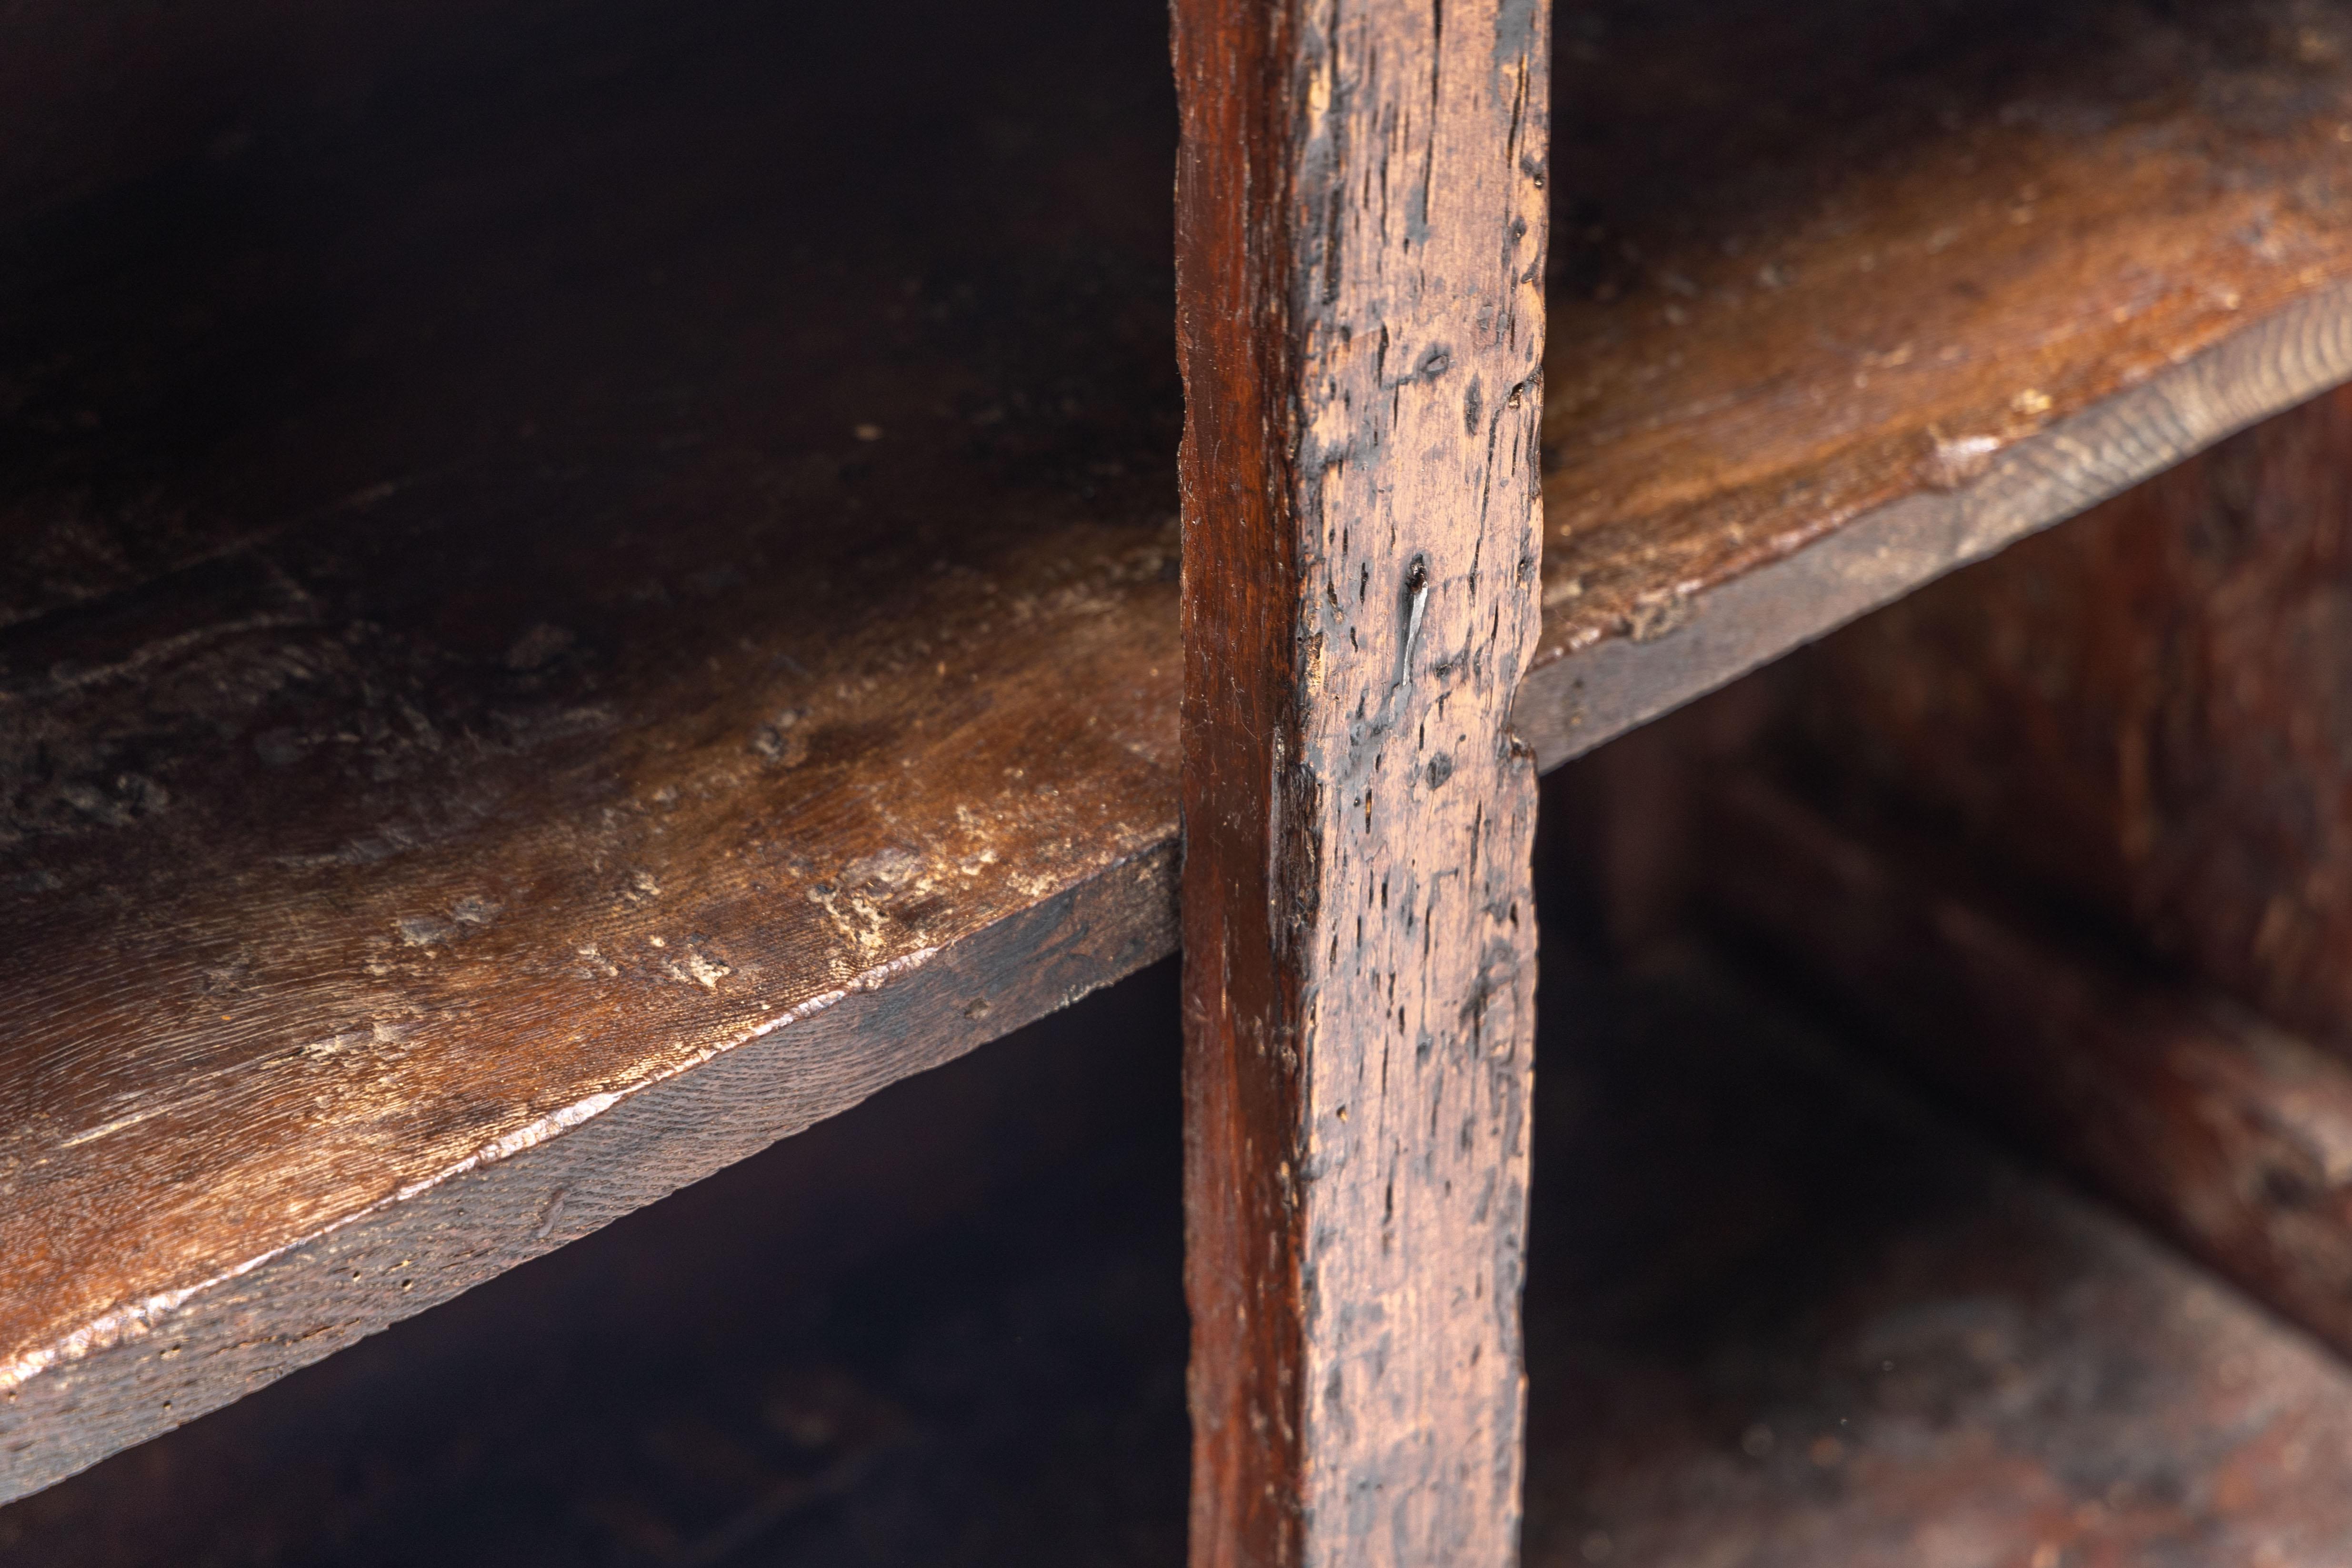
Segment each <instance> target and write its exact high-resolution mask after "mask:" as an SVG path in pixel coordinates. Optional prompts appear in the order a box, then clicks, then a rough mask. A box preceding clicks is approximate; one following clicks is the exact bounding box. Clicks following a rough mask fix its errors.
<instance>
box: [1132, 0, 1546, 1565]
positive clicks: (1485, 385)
mask: <svg viewBox="0 0 2352 1568" xmlns="http://www.w3.org/2000/svg"><path fill="white" fill-rule="evenodd" d="M1547 28H1548V15H1547V8H1546V7H1545V6H1544V5H1542V4H1541V0H1484V3H1478V4H1460V3H1458V0H1457V3H1456V4H1454V5H1446V6H1444V7H1439V6H1434V5H1418V4H1408V3H1405V0H1344V3H1341V4H1338V5H1315V6H1309V5H1255V4H1249V3H1246V0H1182V3H1181V4H1179V5H1177V7H1176V62H1177V74H1178V82H1179V90H1180V94H1181V100H1182V115H1183V135H1184V141H1183V147H1182V152H1181V162H1180V165H1179V181H1178V232H1179V236H1180V237H1179V262H1178V302H1179V338H1180V352H1181V357H1182V362H1183V367H1184V371H1185V377H1186V385H1187V389H1188V392H1189V397H1188V424H1187V430H1186V438H1185V449H1184V455H1183V461H1182V470H1181V471H1182V477H1183V483H1184V521H1185V534H1184V552H1185V553H1184V562H1185V564H1184V576H1185V591H1184V612H1185V628H1184V642H1185V650H1186V670H1185V710H1184V712H1185V726H1184V731H1185V738H1184V760H1183V769H1184V773H1183V798H1184V802H1185V820H1186V824H1187V841H1186V843H1187V849H1186V860H1185V869H1184V911H1185V913H1184V921H1185V953H1186V978H1185V996H1186V1006H1187V1017H1186V1025H1187V1030H1188V1043H1187V1069H1186V1071H1187V1105H1188V1114H1189V1115H1190V1117H1191V1118H1192V1121H1191V1126H1190V1130H1189V1132H1188V1135H1187V1167H1188V1168H1187V1173H1186V1187H1187V1195H1188V1203H1189V1214H1190V1221H1189V1226H1190V1228H1189V1237H1188V1249H1187V1250H1188V1258H1187V1275H1188V1281H1189V1291H1190V1294H1191V1300H1192V1312H1193V1321H1194V1348H1193V1366H1192V1412H1193V1426H1194V1475H1193V1502H1192V1560H1193V1562H1194V1563H1195V1564H1196V1565H1199V1568H1211V1565H1226V1564H1231V1565H1235V1568H1240V1565H1244V1564H1248V1565H1255V1564H1277V1563H1280V1564H1292V1563H1313V1564H1326V1563H1329V1564H1339V1563H1347V1564H1350V1565H1355V1564H1400V1565H1402V1564H1422V1563H1451V1564H1459V1565H1464V1568H1469V1565H1480V1564H1484V1565H1496V1568H1499V1565H1501V1564H1504V1563H1509V1562H1511V1561H1513V1560H1514V1559H1515V1557H1516V1553H1517V1533H1518V1517H1519V1500H1518V1489H1519V1479H1520V1470H1521V1464H1522V1461H1521V1456H1520V1436H1521V1428H1522V1424H1523V1415H1522V1406H1523V1403H1524V1396H1523V1388H1522V1382H1523V1379H1522V1374H1521V1364H1520V1348H1519V1328H1518V1303H1519V1294H1520V1281H1521V1276H1522V1271H1523V1249H1524V1245H1525V1225H1526V1185H1527V1160H1528V1143H1527V1113H1528V1086H1529V1082H1530V1076H1529V1075H1530V1068H1531V1048H1532V1044H1533V1027H1534V1017H1533V1002H1534V985H1535V968H1534V965H1533V962H1532V959H1533V954H1534V945H1535V921H1534V907H1533V904H1532V902H1531V898H1530V894H1529V882H1528V876H1529V872H1528V854H1529V849H1530V843H1531V835H1532V833H1533V830H1534V820H1535V772H1534V760H1533V757H1532V755H1531V754H1530V753H1529V752H1528V751H1527V750H1526V749H1525V748H1524V747H1521V746H1520V745H1519V744H1518V743H1517V740H1516V739H1515V738H1514V737H1513V735H1512V733H1511V730H1510V723H1509V721H1510V711H1511V702H1512V698H1513V695H1514V694H1515V693H1516V691H1517V685H1518V682H1519V678H1520V675H1521V673H1522V671H1523V670H1524V668H1525V665H1526V663H1527V660H1528V653H1529V652H1530V650H1531V649H1532V647H1533V645H1534V642H1535V637H1536V632H1537V628H1538V606H1537V594H1536V586H1537V581H1538V544H1539V523H1540V496H1539V490H1538V452H1537V433H1538V417H1539V411H1540V409H1541V405H1542V396H1541V371H1540V355H1541V352H1542V330H1543V296H1542V277H1543V271H1542V258H1543V238H1544V232H1545V201H1544V193H1543V181H1544V160H1545V157H1546V154H1547V147H1546V133H1545V126H1546V120H1547V96H1546V95H1547V85H1546V67H1547V64H1548V53H1547V47H1546V44H1547V38H1546V34H1547Z"/></svg>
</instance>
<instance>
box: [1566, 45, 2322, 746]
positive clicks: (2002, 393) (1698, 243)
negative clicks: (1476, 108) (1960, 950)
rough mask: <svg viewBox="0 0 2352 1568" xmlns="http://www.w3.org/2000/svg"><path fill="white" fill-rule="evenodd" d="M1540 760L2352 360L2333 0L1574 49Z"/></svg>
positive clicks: (2149, 469)
mask: <svg viewBox="0 0 2352 1568" xmlns="http://www.w3.org/2000/svg"><path fill="white" fill-rule="evenodd" d="M1560 72H1561V75H1560V87H1559V95H1560V99H1561V102H1562V104H1563V105H1564V106H1567V107H1566V108H1564V110H1563V112H1564V113H1565V114H1566V115H1567V119H1566V120H1564V121H1563V129H1562V131H1561V135H1560V154H1559V160H1558V170H1559V172H1558V177H1557V178H1556V179H1555V180H1554V182H1553V189H1554V199H1555V202H1556V204H1557V209H1556V210H1557V213H1558V224H1559V234H1560V236H1561V238H1560V243H1559V247H1558V250H1557V253H1556V254H1557V257H1558V259H1557V261H1556V264H1555V267H1554V273H1555V276H1556V278H1557V283H1556V285H1555V291H1554V300H1553V309H1554V316H1553V329H1552V333H1551V341H1550V347H1549V375H1548V377H1547V385H1548V387H1549V402H1548V404H1547V410H1546V414H1545V440H1546V443H1547V465H1548V470H1549V473H1548V477H1547V480H1546V488H1545V496H1546V503H1547V517H1546V523H1547V528H1548V529H1549V533H1548V536H1547V538H1546V544H1545V591H1544V597H1545V620H1544V634H1543V642H1542V645H1541V648H1540V650H1539V651H1538V654H1537V659H1536V664H1535V666H1534V667H1533V668H1532V669H1531V671H1530V672H1529V674H1528V683H1527V686H1526V689H1525V695H1524V698H1523V706H1522V711H1521V716H1520V726H1521V729H1522V732H1523V733H1524V734H1526V735H1527V736H1528V739H1529V741H1530V742H1531V743H1532V744H1533V745H1534V746H1535V747H1536V749H1537V752H1538V755H1539V756H1540V757H1541V758H1543V760H1544V763H1545V765H1546V766H1549V765H1551V764H1554V763H1557V762H1559V761H1561V760H1564V759H1565V758H1568V757H1570V756H1572V755H1575V754H1576V753H1578V752H1580V751H1583V750H1586V749H1589V748H1590V747H1592V746H1595V745H1598V744H1600V743H1601V741H1603V740H1606V739H1607V738H1609V737H1611V736H1612V735H1615V734H1618V733H1622V731H1623V730H1625V729H1626V728H1629V727H1632V726H1634V725H1637V724H1639V723H1642V722H1643V720H1645V719H1647V718H1650V717H1652V716H1655V715H1657V714H1659V713H1662V712H1664V711H1665V710H1666V709H1668V708H1670V707H1672V706H1675V705H1676V704H1678V703H1681V702H1684V701H1686V700H1688V699H1689V698H1690V697H1692V696H1695V695H1698V694H1699V693H1700V692H1703V691H1706V690H1707V689H1708V688H1710V687H1712V686H1714V685H1720V684H1721V683H1722V682H1724V681H1726V680H1727V679H1730V678H1731V677H1733V676H1735V675H1738V674H1742V673H1744V672H1745V671H1747V670H1749V669H1752V668H1754V667H1756V666H1757V665H1758V664H1762V663H1764V662H1765V661H1767V660H1769V659H1771V658H1773V657H1775V656H1777V655H1779V654H1780V653H1785V652H1787V651H1788V650H1789V649H1790V648H1791V647H1794V646H1796V645H1797V644H1798V643H1802V642H1804V641H1806V640H1808V639H1810V638H1811V637H1815V636H1818V635H1820V634H1821V633H1822V632H1825V631H1827V630H1829V629H1831V628H1832V627H1834V626H1836V625H1839V624H1841V623H1843V622H1845V621H1848V620H1850V619H1852V618H1853V617H1854V616H1856V615H1859V614H1861V613H1863V612H1865V611H1867V610H1870V609H1873V608H1875V607H1876V606H1878V605H1880V604H1883V603H1885V602H1886V601H1889V600H1891V599H1893V598H1895V597H1897V596H1899V595H1901V594H1902V593H1904V592H1906V591H1908V590H1910V589H1911V588H1914V587H1916V586H1917V585H1918V584H1920V583H1922V582H1925V581H1927V580H1930V579H1932V578H1934V577H1936V576H1938V575H1940V574H1941V573H1943V572H1945V571H1947V570H1950V569H1952V568H1953V567H1955V566H1958V565H1961V564H1964V563H1966V562H1968V561H1969V560H1973V559H1978V558H1979V557H1981V556H1983V555H1986V554H1989V553H1990V552H1991V551H1994V550H1997V549H2000V548H2001V547H2002V546H2004V545H2006V544H2008V543H2010V542H2011V540H2014V539H2016V538H2019V537H2021V536H2022V535H2024V534H2026V533H2030V532H2032V531H2033V530H2034V529H2037V528H2042V527H2044V526H2046V525H2047V524H2050V523H2052V522H2055V521H2057V520H2058V519H2060V518H2062V517H2069V516H2072V515H2073V514H2074V513H2075V512H2077V511H2080V510H2082V509H2083V508H2084V507H2087V506H2090V505H2092V504H2093V503H2095V502H2096V501H2099V500H2101V499H2104V498H2105V497H2109V496H2112V495H2114V494H2116V493H2117V492H2118V491H2120V490H2122V489H2124V488H2126V487H2127V486H2130V485H2132V484H2135V483H2137V481H2139V480H2141V479H2144V478H2146V477H2147V476H2150V475H2152V474H2155V473H2157V472H2158V471H2160V470H2161V469H2163V468H2165V467H2168V466H2169V465H2172V464H2174V463H2177V462H2179V460H2180V459H2182V458H2183V457H2186V456H2188V455H2190V454H2192V453H2194V452H2196V451H2198V450H2200V448H2202V447H2204V446H2206V445H2208V444H2210V443H2212V442H2214V441H2216V440H2218V439H2220V438H2221V437H2222V436H2225V435H2227V434H2231V432H2232V431H2235V430H2237V429H2239V428H2242V426H2244V425H2246V424H2248V423H2252V422H2253V421H2255V420H2258V419H2261V418H2263V417H2264V416H2265V415H2268V414H2271V413H2277V412H2279V411H2280V410H2282V409H2284V408H2287V407H2289V406H2292V405H2293V404H2294V403H2296V402H2301V401H2303V400H2304V399H2305V398H2308V397H2310V396H2312V395H2313V394H2314V393H2315V392H2321V391H2323V390H2325V389H2326V388H2327V387H2329V386H2331V385H2333V384H2335V383H2336V382H2341V381H2343V380H2344V379H2346V377H2347V375H2352V324H2347V323H2352V290H2347V287H2346V284H2347V278H2352V199H2347V193H2352V186H2347V183H2346V176H2345V172H2344V171H2345V168H2346V165H2347V144H2346V142H2345V141H2344V140H2343V136H2344V135H2345V134H2346V132H2345V127H2346V126H2347V124H2352V7H2347V6H2345V5H2341V4H2336V3H2333V0H2329V3H2323V4H2298V3H2287V0H2225V3H2224V4H2221V5H2200V6H2195V7H2179V6H2173V5H2162V4H2158V3H2154V0H2149V3H2140V0H2059V3H2057V4H2021V3H1996V4H1990V5H1970V6H1966V7H1954V6H1950V5H1943V4H1940V3H1937V0H1901V3H1897V4H1892V5H1889V4H1880V3H1872V0H1832V4H1829V5H1804V6H1786V5H1764V4H1748V3H1744V0H1711V3H1706V4H1685V5H1643V4H1633V3H1630V0H1629V3H1626V4H1604V5H1598V6H1593V7H1589V8H1586V9H1584V10H1582V11H1580V14H1579V20H1578V26H1576V27H1575V28H1574V29H1570V31H1569V32H1567V33H1566V34H1564V36H1563V38H1562V43H1561V54H1560Z"/></svg>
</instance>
